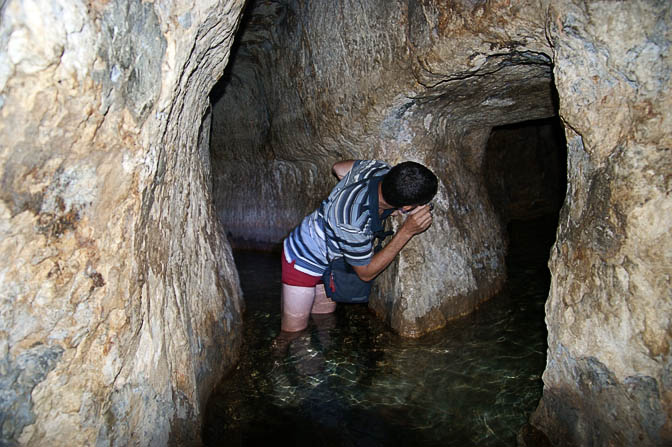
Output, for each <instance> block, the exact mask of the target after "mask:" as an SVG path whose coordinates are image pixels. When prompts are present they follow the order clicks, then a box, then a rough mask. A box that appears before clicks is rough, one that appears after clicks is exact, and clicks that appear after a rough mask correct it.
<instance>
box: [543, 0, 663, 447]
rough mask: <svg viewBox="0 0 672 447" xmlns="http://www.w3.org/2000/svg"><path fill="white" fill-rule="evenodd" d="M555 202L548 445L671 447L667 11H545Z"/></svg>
mask: <svg viewBox="0 0 672 447" xmlns="http://www.w3.org/2000/svg"><path fill="white" fill-rule="evenodd" d="M548 23H549V28H548V29H549V36H550V38H551V39H552V42H553V48H554V60H555V69H554V73H555V79H556V86H557V89H558V95H559V97H560V116H561V117H562V119H563V121H564V122H565V128H566V137H567V143H568V148H567V151H568V169H567V171H568V188H567V198H566V201H565V205H564V208H563V210H562V213H561V216H560V225H559V228H558V232H557V242H556V244H555V246H554V248H553V249H552V252H551V259H550V262H549V267H550V269H551V272H552V283H551V290H550V296H549V299H548V301H547V303H546V323H547V326H548V332H549V337H548V344H549V348H548V353H547V367H546V371H545V372H544V376H543V379H544V394H543V398H542V400H541V403H540V406H539V408H538V409H537V411H536V413H535V415H534V417H533V423H534V424H535V425H537V426H538V427H541V428H542V430H543V431H544V432H545V433H546V434H547V435H548V436H549V438H550V439H551V441H553V442H554V444H556V445H623V446H625V445H670V444H672V431H671V429H672V422H671V421H670V415H672V411H671V410H672V407H671V405H672V394H671V391H670V390H671V388H670V385H671V384H672V381H671V377H672V376H671V375H670V373H671V372H672V363H671V360H670V341H671V338H670V316H671V315H672V299H671V298H672V294H671V291H672V287H671V286H672V284H671V283H670V277H671V276H670V272H671V267H672V262H671V260H672V258H671V257H670V256H671V255H672V239H671V238H670V234H671V232H670V230H671V229H672V228H671V226H672V220H670V215H672V214H671V213H670V211H671V210H672V199H671V197H670V192H671V191H672V181H671V179H672V176H671V175H670V174H671V173H672V157H671V155H672V154H671V149H670V148H671V147H672V146H671V144H670V143H671V142H672V140H671V135H672V133H671V132H670V131H671V130H672V121H671V120H672V118H671V116H670V112H669V111H670V110H672V108H671V106H672V99H671V97H670V93H669V92H670V87H671V85H670V73H671V72H672V71H671V70H670V68H672V67H670V51H669V50H670V42H671V37H672V35H671V30H670V26H671V25H672V8H671V6H670V3H669V2H656V1H648V2H647V1H636V2H626V3H611V2H595V3H593V2H588V3H584V2H578V1H577V2H573V1H565V2H559V3H557V4H556V3H555V2H553V4H552V6H551V8H550V10H549V22H548Z"/></svg>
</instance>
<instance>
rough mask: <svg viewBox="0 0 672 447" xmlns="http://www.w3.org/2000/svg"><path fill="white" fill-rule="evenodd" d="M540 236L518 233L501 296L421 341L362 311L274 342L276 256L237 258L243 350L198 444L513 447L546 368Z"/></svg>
mask: <svg viewBox="0 0 672 447" xmlns="http://www.w3.org/2000/svg"><path fill="white" fill-rule="evenodd" d="M542 223H543V222H542ZM540 227H541V225H535V224H534V223H527V224H523V223H520V224H517V225H515V226H514V228H513V230H514V231H513V232H512V236H511V239H512V243H511V251H510V255H509V258H508V260H507V265H508V271H509V280H508V282H507V286H506V288H505V290H504V291H503V292H502V293H501V294H500V295H498V296H497V297H495V298H493V299H492V300H490V301H488V302H487V303H485V304H484V305H483V306H482V307H481V309H479V310H478V311H477V312H475V313H474V314H472V315H470V316H468V317H465V318H463V319H460V320H458V321H454V322H452V323H450V324H449V325H448V326H447V327H446V328H445V329H442V330H439V331H436V332H433V333H431V334H429V335H427V336H425V337H422V338H420V339H405V338H402V337H399V336H397V335H395V334H394V333H393V332H391V331H390V330H389V329H388V328H387V327H386V326H385V325H384V324H383V323H381V322H380V321H379V320H377V319H376V318H375V317H374V316H373V315H372V314H371V313H370V312H369V311H368V309H367V307H366V306H365V305H339V308H338V310H337V311H336V313H334V314H332V315H328V316H322V317H320V318H312V319H311V321H310V324H309V327H308V329H307V330H306V331H304V332H302V333H300V334H298V335H296V336H295V337H294V338H292V339H279V338H278V334H279V328H280V315H279V291H280V263H279V258H278V256H279V255H278V254H269V253H260V252H249V251H238V252H236V253H235V259H236V264H237V266H238V270H239V273H240V277H241V283H242V288H243V291H244V294H245V299H246V306H247V308H246V312H245V336H244V340H245V342H244V346H243V348H242V352H241V359H240V363H239V365H238V367H237V368H236V369H235V370H234V371H233V372H232V373H231V374H229V375H228V376H227V377H226V378H225V379H224V380H223V381H222V382H221V384H220V386H219V387H218V389H217V390H216V392H215V393H214V395H213V396H212V398H211V399H210V401H209V403H208V409H207V411H206V417H205V419H206V420H205V425H204V431H203V439H204V444H205V445H207V446H220V445H222V446H223V445H227V446H229V445H231V446H253V445H266V444H276V445H293V446H367V447H368V446H402V445H403V446H407V445H418V446H452V445H455V446H514V445H516V435H517V433H518V430H519V429H520V428H521V426H522V425H524V424H525V423H526V421H527V419H528V417H529V415H530V413H531V412H532V411H533V410H534V408H535V407H536V405H537V402H538V401H539V398H540V397H541V391H542V382H541V373H542V372H543V370H544V366H545V353H546V328H545V325H544V307H543V306H544V301H545V299H546V296H547V294H548V287H549V281H550V276H549V274H548V270H547V268H546V260H547V258H548V248H549V247H550V242H551V241H550V240H549V239H548V237H547V238H546V239H545V240H544V239H539V231H540ZM546 234H548V233H546Z"/></svg>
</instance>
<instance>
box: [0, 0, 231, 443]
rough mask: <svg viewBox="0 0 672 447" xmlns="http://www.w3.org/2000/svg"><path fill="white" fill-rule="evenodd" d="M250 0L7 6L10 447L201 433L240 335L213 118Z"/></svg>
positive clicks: (0, 319)
mask: <svg viewBox="0 0 672 447" xmlns="http://www.w3.org/2000/svg"><path fill="white" fill-rule="evenodd" d="M241 8H242V1H228V2H224V3H222V2H215V1H199V2H184V1H174V2H173V1H171V2H168V1H157V2H154V3H151V2H142V1H140V0H115V1H106V2H79V1H46V0H23V1H19V0H9V1H2V2H0V13H1V15H0V182H1V184H2V189H1V191H0V252H1V253H2V258H1V259H0V291H1V292H0V396H1V397H0V428H1V436H0V444H2V445H17V444H20V445H35V446H38V445H39V446H43V445H54V446H57V445H63V446H73V445H99V446H112V445H114V446H126V445H167V444H171V443H172V444H179V445H185V443H184V442H183V441H184V440H185V439H186V440H190V441H194V442H197V440H198V439H199V433H200V427H199V425H200V424H199V421H200V415H201V412H202V409H203V408H204V405H205V399H206V398H207V396H208V394H209V392H210V390H211V389H212V387H213V385H214V382H215V381H216V380H218V379H219V378H220V377H221V375H222V373H223V372H224V371H225V369H226V368H228V367H230V366H231V365H232V364H233V362H234V361H235V359H236V356H237V347H238V344H239V332H240V331H239V325H240V306H241V304H240V291H239V285H238V280H237V275H236V272H235V267H234V266H233V262H232V258H231V254H230V250H229V247H228V244H227V243H226V239H225V236H224V235H223V233H222V231H221V229H220V226H219V224H218V222H217V219H216V216H215V213H214V208H213V206H212V198H211V185H210V184H211V181H210V176H211V174H210V164H209V147H208V143H209V138H208V133H209V127H204V128H201V127H200V123H201V122H202V121H204V120H203V117H204V115H206V111H207V107H208V93H209V91H210V90H211V88H212V86H213V84H214V83H215V81H216V79H218V78H219V77H220V76H221V74H222V72H223V70H224V66H225V65H226V63H227V59H228V54H229V48H230V45H231V42H232V39H233V35H234V32H235V30H236V28H237V24H238V20H239V17H240V10H241ZM194 123H196V124H194Z"/></svg>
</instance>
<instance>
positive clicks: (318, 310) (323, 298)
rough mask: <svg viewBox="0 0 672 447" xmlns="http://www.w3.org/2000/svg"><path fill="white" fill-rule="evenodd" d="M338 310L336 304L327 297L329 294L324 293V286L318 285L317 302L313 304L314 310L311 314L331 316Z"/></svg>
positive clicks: (316, 290)
mask: <svg viewBox="0 0 672 447" xmlns="http://www.w3.org/2000/svg"><path fill="white" fill-rule="evenodd" d="M335 310H336V303H335V302H334V301H331V299H330V298H329V297H328V296H327V293H326V292H325V291H324V284H318V285H316V286H315V301H314V302H313V308H312V309H311V311H310V313H311V314H330V313H332V312H333V311H335Z"/></svg>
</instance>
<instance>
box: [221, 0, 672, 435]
mask: <svg viewBox="0 0 672 447" xmlns="http://www.w3.org/2000/svg"><path fill="white" fill-rule="evenodd" d="M248 12H249V15H248V20H247V22H246V27H245V28H244V30H243V33H242V34H241V36H242V37H241V40H240V41H239V42H240V48H239V49H238V53H237V54H239V55H241V59H240V60H241V61H242V62H239V60H238V56H237V57H236V60H235V62H234V64H233V66H232V67H231V73H232V76H236V73H239V75H238V76H237V82H239V83H240V84H246V86H245V87H244V89H247V90H249V91H253V92H254V94H251V95H247V94H241V95H240V97H239V98H234V97H233V96H228V95H227V94H226V93H225V94H224V95H223V96H222V98H221V99H220V101H219V102H218V103H217V104H215V106H214V109H213V110H214V112H213V113H214V114H215V117H214V119H213V121H215V122H216V120H217V113H224V114H225V116H226V117H227V118H226V121H227V122H229V123H231V122H237V123H240V124H236V126H238V127H237V129H236V130H237V132H240V134H239V135H237V137H236V138H241V141H243V140H245V139H247V140H250V138H251V137H250V135H254V138H258V139H257V140H255V144H254V145H253V146H254V147H255V148H258V149H256V150H257V152H255V157H256V158H257V159H258V160H263V163H266V164H265V170H262V171H261V172H262V173H263V175H255V174H254V173H253V171H252V169H248V171H247V174H246V175H248V176H249V178H250V179H251V181H250V183H248V185H249V186H250V188H249V191H250V195H249V196H246V195H245V192H243V191H239V190H238V189H240V188H237V190H236V194H237V196H235V197H234V196H232V195H231V194H232V193H231V187H230V185H228V184H227V183H226V181H221V183H220V184H219V186H218V187H216V188H215V196H217V195H220V197H222V199H219V200H220V202H221V203H225V204H227V205H228V206H232V204H231V203H230V200H242V201H244V202H245V203H246V204H250V203H255V201H257V203H258V204H259V206H260V207H265V208H266V209H265V210H264V211H263V212H264V213H265V214H264V219H268V220H270V221H273V222H277V228H275V229H274V230H273V231H272V232H270V233H269V234H272V238H278V239H277V240H274V241H275V242H279V240H280V237H279V235H281V234H283V232H286V231H289V230H290V229H291V226H293V225H294V224H295V223H298V222H299V221H300V219H301V218H302V217H303V215H304V214H305V213H306V212H308V211H310V209H312V207H313V206H314V200H315V199H314V198H312V197H311V198H310V199H309V200H306V199H305V198H304V195H303V194H304V193H303V191H308V192H309V193H310V194H312V193H313V192H320V191H321V192H322V193H323V194H324V193H326V191H328V189H329V187H330V186H331V185H333V183H334V180H333V179H331V178H329V166H330V165H331V163H332V162H333V161H335V160H337V159H339V158H343V157H356V158H360V157H361V158H366V157H376V158H381V159H383V160H386V161H388V162H391V163H396V162H398V161H400V160H403V159H412V160H416V161H420V162H422V163H425V164H427V165H428V166H429V167H430V168H432V169H433V170H435V172H437V174H438V176H439V178H440V180H441V185H440V189H439V195H438V197H437V200H436V205H437V208H436V210H435V213H434V215H435V220H434V224H433V226H432V228H431V229H430V230H429V231H428V232H427V233H426V234H425V235H423V236H421V237H418V238H415V239H414V240H413V241H412V242H411V243H410V244H409V245H408V246H407V247H406V248H405V249H404V251H403V252H402V254H401V255H400V256H399V259H398V261H397V262H396V263H394V264H393V265H392V266H390V268H389V269H388V270H387V271H386V272H385V273H384V274H383V275H381V277H379V278H378V280H377V283H376V288H375V290H374V296H373V297H372V300H371V307H372V308H373V310H374V311H376V312H377V313H378V314H379V315H380V316H381V318H384V319H385V320H386V321H388V322H389V323H390V325H391V326H392V327H393V328H394V329H395V330H396V331H397V332H399V333H401V334H403V335H410V336H416V335H420V334H422V333H425V332H427V331H429V330H432V329H435V328H437V327H440V326H441V325H443V324H445V321H446V320H447V319H449V318H454V317H455V316H457V315H461V314H464V313H467V312H470V311H471V310H473V309H474V307H475V306H477V305H478V303H479V302H481V301H482V300H484V299H487V298H488V297H490V296H492V295H493V294H494V292H495V291H496V290H497V289H498V288H499V286H500V285H501V281H502V280H503V278H504V276H505V271H504V265H503V255H504V253H505V252H506V244H505V241H504V238H503V236H502V224H501V222H499V221H498V220H497V219H496V217H495V216H496V213H495V210H494V207H493V205H492V203H491V202H490V199H489V197H488V193H487V188H486V187H485V182H484V180H483V175H484V171H483V160H484V153H485V150H486V145H487V141H488V137H489V135H490V132H491V129H492V128H493V127H496V126H503V125H508V124H513V123H518V122H523V121H529V120H535V119H542V118H547V117H550V116H553V115H555V114H559V115H560V118H561V120H562V122H563V125H564V127H565V132H566V141H567V163H568V166H567V176H568V179H567V180H568V184H567V197H566V199H565V203H564V207H563V211H562V214H561V217H560V226H559V228H558V233H557V241H556V244H555V246H554V248H553V250H552V253H551V260H550V264H549V266H550V269H551V272H552V276H553V282H552V287H551V292H550V296H549V300H548V303H547V317H546V318H547V325H548V329H549V351H548V365H547V369H546V372H545V374H544V383H545V388H544V397H543V399H542V401H541V403H540V406H539V409H538V410H537V411H536V413H535V415H534V417H533V418H532V422H533V424H534V425H535V426H536V427H538V428H540V429H541V430H542V431H543V432H544V433H546V435H547V436H548V437H549V439H551V441H552V442H553V443H554V444H556V445H586V444H595V445H609V444H613V445H634V444H642V445H664V444H665V443H669V426H670V422H669V416H668V415H669V414H670V394H669V385H670V369H671V367H670V360H669V359H670V357H669V345H670V344H669V341H670V332H669V327H670V326H669V315H670V290H671V288H670V279H669V278H670V259H669V254H670V253H672V251H671V250H670V238H669V227H670V220H669V218H668V216H669V210H670V198H669V191H670V178H671V177H670V153H669V151H670V149H669V147H670V145H669V139H670V129H671V127H670V122H669V120H670V118H669V113H666V112H665V111H666V110H670V107H669V106H670V96H669V93H667V92H668V91H669V82H670V77H669V73H670V70H669V68H670V67H669V41H670V37H669V36H670V32H669V24H670V22H671V21H670V6H669V5H668V4H667V3H665V2H662V1H654V0H648V1H633V2H627V3H624V2H581V1H571V0H564V1H560V2H515V3H513V2H506V1H501V2H498V1H495V2H477V1H476V2H473V1H456V2H433V1H387V2H382V1H375V0H374V1H370V2H349V1H346V0H343V1H333V2H301V1H291V0H287V1H277V2H256V4H254V3H253V4H251V6H250V10H248ZM244 72H247V73H248V74H247V75H246V74H244ZM249 73H253V75H249ZM247 83H249V84H247ZM553 86H554V87H555V88H556V89H557V95H558V98H557V100H558V102H557V103H556V102H555V96H554V93H553ZM245 101H253V102H255V103H256V104H259V105H260V107H261V110H263V113H259V110H260V109H259V108H257V107H256V106H255V110H256V112H255V113H256V115H252V116H253V118H252V122H250V123H246V124H242V123H243V121H244V120H245V119H250V115H243V116H241V119H240V120H232V119H230V118H231V116H232V114H233V115H235V114H236V111H237V110H242V109H243V107H244V104H245ZM218 110H220V111H221V112H218ZM244 127H248V128H249V129H245V128H244ZM230 133H231V132H230ZM240 135H242V137H240ZM215 139H216V138H215V137H214V135H213V145H212V148H211V149H212V150H213V151H219V150H220V149H222V148H223V150H224V151H225V152H226V153H227V154H229V155H227V156H231V157H234V158H236V159H237V160H239V159H240V158H239V157H241V155H240V154H241V153H242V152H243V149H244V147H245V145H243V144H241V145H238V144H236V143H233V142H232V141H231V140H230V139H227V138H226V134H223V136H222V137H221V138H220V140H219V141H218V142H217V143H215ZM218 156H221V155H218ZM214 158H215V157H214V156H213V159H214ZM274 163H281V165H282V167H281V168H280V167H275V166H274ZM290 166H293V169H294V170H293V171H292V175H291V176H288V177H289V178H290V179H291V180H290V181H289V184H288V183H286V181H285V180H284V179H285V176H283V175H279V174H278V173H281V172H284V170H287V169H289V167H290ZM215 169H218V168H215ZM219 172H221V173H223V174H224V175H225V176H226V175H232V174H227V172H230V171H227V168H226V166H225V165H224V166H223V167H222V168H221V170H220V171H219ZM273 173H276V174H278V175H276V176H275V177H274V176H273ZM316 174H317V175H316ZM269 178H272V179H273V180H271V186H270V187H262V186H260V185H258V184H260V183H264V182H267V181H269V180H268V179H269ZM313 178H317V179H319V180H318V181H319V182H320V183H318V184H313V183H311V182H312V180H311V179H313ZM300 185H301V186H300ZM263 188H266V190H275V189H278V190H283V191H284V192H285V193H290V191H291V190H292V188H297V191H296V192H295V195H294V196H293V197H292V203H291V206H289V207H288V208H285V207H284V205H283V206H278V207H275V206H274V203H272V202H264V199H263V195H261V192H260V191H263ZM216 200H218V199H216ZM233 206H234V207H235V206H237V205H235V204H234V205H233ZM281 209H282V210H283V211H280V210H281ZM288 210H289V213H288V214H281V213H287V211H288ZM218 213H219V217H220V219H221V220H222V222H224V223H225V225H231V226H232V227H233V226H235V225H238V226H241V227H244V226H245V225H246V223H247V224H249V225H254V224H255V222H254V220H255V218H251V219H249V220H246V217H245V215H244V214H243V213H242V212H241V211H238V212H237V213H238V214H237V215H233V214H227V212H226V210H224V209H219V210H218ZM252 215H253V216H256V214H254V213H253V214H252ZM275 216H277V219H276V218H275ZM271 225H273V224H271ZM285 225H286V226H285ZM397 225H398V222H394V223H393V226H394V227H396V226H397ZM254 237H260V232H257V233H255V235H254Z"/></svg>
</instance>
